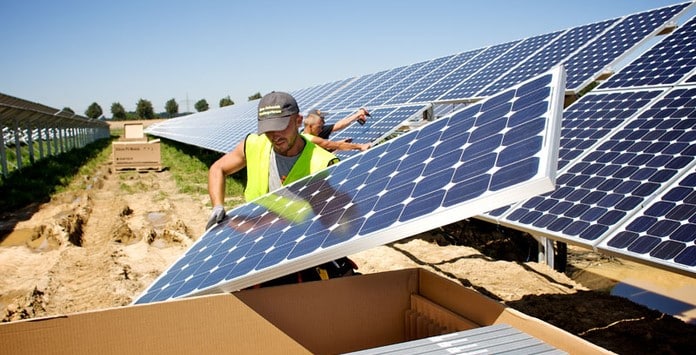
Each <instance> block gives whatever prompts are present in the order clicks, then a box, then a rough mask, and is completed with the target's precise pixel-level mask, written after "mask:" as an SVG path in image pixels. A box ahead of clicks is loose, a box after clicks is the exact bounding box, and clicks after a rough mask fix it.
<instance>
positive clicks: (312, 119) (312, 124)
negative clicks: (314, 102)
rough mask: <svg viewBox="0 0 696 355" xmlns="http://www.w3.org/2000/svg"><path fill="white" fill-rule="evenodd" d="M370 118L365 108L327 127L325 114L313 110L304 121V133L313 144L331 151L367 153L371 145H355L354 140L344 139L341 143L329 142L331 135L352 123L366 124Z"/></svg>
mask: <svg viewBox="0 0 696 355" xmlns="http://www.w3.org/2000/svg"><path fill="white" fill-rule="evenodd" d="M368 116H370V113H369V112H368V111H367V109H365V108H361V109H359V110H358V111H357V112H355V113H354V114H352V115H350V116H346V117H344V118H342V119H341V120H339V121H338V122H336V123H334V124H329V125H327V124H326V122H325V120H324V119H325V116H324V114H323V113H322V112H321V111H319V110H312V111H310V112H309V114H307V117H305V119H304V121H303V122H304V129H303V131H302V133H303V134H304V135H305V137H307V138H308V139H309V140H311V141H312V143H314V144H316V145H318V146H320V147H322V148H324V149H326V150H328V151H330V152H333V151H337V150H360V151H365V150H367V149H369V148H370V147H371V146H372V144H371V143H362V144H358V143H353V142H352V139H350V138H349V139H343V140H340V141H332V140H329V136H330V135H331V133H333V132H336V131H338V130H341V129H344V128H346V127H348V126H350V124H351V123H353V122H355V121H358V122H361V124H365V120H366V117H368Z"/></svg>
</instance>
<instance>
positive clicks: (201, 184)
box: [0, 130, 246, 212]
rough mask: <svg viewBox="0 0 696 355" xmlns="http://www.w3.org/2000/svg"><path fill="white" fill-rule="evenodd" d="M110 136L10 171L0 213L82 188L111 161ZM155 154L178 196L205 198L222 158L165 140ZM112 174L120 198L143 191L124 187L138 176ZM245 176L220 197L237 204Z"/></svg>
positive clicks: (0, 188) (0, 191)
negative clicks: (214, 168)
mask: <svg viewBox="0 0 696 355" xmlns="http://www.w3.org/2000/svg"><path fill="white" fill-rule="evenodd" d="M121 131H122V130H121ZM113 133H114V132H112V136H111V137H110V139H102V140H99V141H96V142H93V143H91V144H89V145H87V146H85V147H83V148H76V149H73V150H70V151H68V152H66V153H63V154H60V155H57V156H49V157H45V158H44V159H40V160H37V161H35V162H34V164H28V163H27V164H25V165H24V166H23V168H22V169H21V170H14V171H12V172H10V174H8V176H7V177H5V178H1V179H0V200H1V203H0V212H11V211H14V210H17V209H19V208H22V207H25V206H28V205H30V204H32V203H43V202H47V201H49V200H50V199H51V196H52V195H54V194H57V193H61V192H66V191H74V190H84V189H86V188H88V185H89V184H90V182H91V178H90V177H91V176H93V175H94V174H95V173H96V171H97V169H98V167H99V166H100V165H103V164H105V163H108V161H109V159H111V143H112V141H113V140H115V139H117V138H118V135H114V134H113ZM116 133H119V132H116ZM120 133H122V132H120ZM160 148H161V157H162V165H163V166H164V167H166V168H167V169H168V170H169V171H170V172H171V174H172V176H173V178H174V180H175V181H176V184H177V187H178V189H179V191H180V192H183V193H187V194H195V195H206V196H207V194H208V187H207V185H208V184H207V182H208V167H209V166H210V165H211V164H212V163H213V162H214V161H215V160H217V159H218V158H219V157H220V156H222V154H221V153H216V152H211V151H208V150H204V149H201V148H198V147H192V146H188V145H185V144H181V143H178V142H174V141H169V140H165V139H162V140H161V145H160ZM36 157H38V154H37V155H36ZM37 159H38V158H37ZM28 161H29V160H28V159H27V162H28ZM150 173H152V172H150ZM117 174H118V175H119V176H118V178H119V179H121V183H120V189H121V190H122V191H124V192H126V193H128V192H135V191H138V190H139V189H145V188H148V187H147V186H145V185H144V184H137V183H136V184H129V183H127V180H128V179H131V180H132V179H133V177H132V176H130V175H129V174H142V173H139V172H135V171H122V172H118V173H117ZM245 176H246V174H245V173H244V171H242V172H240V173H237V174H235V175H233V176H232V177H230V178H228V179H227V184H226V190H225V191H226V196H228V197H229V198H231V199H235V200H239V201H241V198H242V196H243V193H244V183H245V181H244V177H245ZM168 193H169V192H168V191H162V193H161V194H160V195H159V197H158V198H162V199H164V198H166V197H167V196H168Z"/></svg>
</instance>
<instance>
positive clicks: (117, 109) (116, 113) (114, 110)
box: [111, 102, 126, 120]
mask: <svg viewBox="0 0 696 355" xmlns="http://www.w3.org/2000/svg"><path fill="white" fill-rule="evenodd" d="M111 118H112V119H114V120H125V119H126V110H125V109H124V108H123V105H121V103H120V102H114V103H113V104H111Z"/></svg>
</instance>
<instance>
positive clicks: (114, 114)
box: [63, 92, 261, 120]
mask: <svg viewBox="0 0 696 355" xmlns="http://www.w3.org/2000/svg"><path fill="white" fill-rule="evenodd" d="M260 98H261V93H259V92H257V93H255V94H254V95H251V96H249V98H248V99H249V101H253V100H258V99H260ZM230 105H234V101H232V99H230V96H229V95H228V96H225V97H223V98H222V99H220V102H219V107H225V106H230ZM193 107H194V108H195V109H196V111H197V112H203V111H208V109H209V108H210V106H209V105H208V101H206V99H200V100H198V101H197V102H196V104H195V105H194V106H193ZM164 110H165V112H163V113H159V114H157V113H155V110H154V109H153V108H152V102H150V101H149V100H145V99H142V98H141V99H140V100H138V103H137V104H136V106H135V112H132V111H131V112H127V111H126V110H125V109H124V108H123V105H121V103H120V102H114V103H112V104H111V119H113V120H150V119H155V118H172V117H177V116H179V104H178V103H177V102H176V100H175V99H173V98H172V99H170V100H168V101H167V102H166V103H165V104H164ZM63 111H67V112H71V113H73V114H74V113H75V111H73V110H72V109H71V108H69V107H65V108H63ZM184 114H189V112H185V113H184ZM85 116H87V117H89V118H92V119H104V112H103V110H102V108H101V106H99V104H98V103H96V102H93V103H92V104H91V105H89V107H87V109H86V110H85Z"/></svg>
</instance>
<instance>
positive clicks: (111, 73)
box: [0, 0, 684, 117]
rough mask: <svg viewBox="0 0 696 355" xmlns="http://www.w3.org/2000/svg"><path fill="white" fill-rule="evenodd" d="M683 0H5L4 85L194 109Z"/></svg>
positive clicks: (49, 99)
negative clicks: (168, 103) (201, 102)
mask: <svg viewBox="0 0 696 355" xmlns="http://www.w3.org/2000/svg"><path fill="white" fill-rule="evenodd" d="M680 2H684V1H668V0H664V1H663V0H651V1H638V0H584V1H560V0H554V1H551V0H527V1H513V0H507V1H503V0H460V1H456V0H431V1H425V0H420V1H412V0H402V1H396V0H394V1H379V0H357V1H302V0H296V1H265V0H264V1H245V2H242V1H222V0H220V1H190V0H189V1H179V0H167V1H161V0H141V1H131V0H122V1H103V0H63V1H54V0H0V14H3V16H2V20H1V21H0V38H2V51H1V52H0V53H1V54H0V92H1V93H4V94H7V95H12V96H16V97H19V98H22V99H26V100H30V101H34V102H38V103H41V104H45V105H48V106H52V107H54V108H63V107H66V106H67V107H70V108H72V109H73V110H74V111H75V112H77V113H78V114H83V113H84V111H85V110H86V109H87V107H88V106H89V105H90V104H91V103H93V102H96V103H98V104H99V105H100V106H101V107H102V110H103V111H104V114H105V115H106V116H107V117H110V116H111V112H110V109H111V105H112V103H114V102H120V103H121V104H122V105H123V106H124V107H125V108H126V110H129V111H130V110H134V109H135V106H136V103H137V102H138V100H139V99H141V98H143V99H146V100H149V101H151V102H152V104H153V106H154V109H155V111H157V112H160V111H164V104H165V102H166V101H167V100H169V99H172V98H174V99H175V100H177V102H178V103H179V110H180V111H181V112H183V111H185V110H186V108H187V101H186V99H187V97H188V100H189V101H188V107H189V109H190V110H191V111H194V107H193V106H194V104H195V102H196V101H198V100H200V99H206V100H207V101H208V103H209V105H210V107H211V108H212V107H218V102H219V101H220V99H221V98H223V97H225V96H228V95H229V96H230V98H231V99H232V100H233V101H235V102H236V103H241V102H244V101H247V98H248V96H250V95H253V94H254V93H256V92H260V93H261V94H264V93H267V92H269V91H272V90H282V91H291V90H296V89H301V88H305V87H309V86H313V85H317V84H322V83H326V82H330V81H335V80H339V79H345V78H348V77H353V76H360V75H364V74H368V73H373V72H376V71H380V70H384V69H390V68H394V67H398V66H402V65H407V64H413V63H417V62H420V61H423V60H427V59H432V58H437V57H441V56H445V55H448V54H454V53H458V52H462V51H467V50H471V49H475V48H480V47H484V46H488V45H495V44H499V43H503V42H507V41H511V40H515V39H520V38H525V37H530V36H534V35H538V34H543V33H548V32H552V31H555V30H561V29H566V28H569V27H575V26H578V25H583V24H587V23H592V22H597V21H600V20H604V19H608V18H614V17H620V16H623V15H628V14H632V13H635V12H640V11H644V10H649V9H653V8H658V7H662V6H666V5H670V4H675V3H680Z"/></svg>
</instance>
